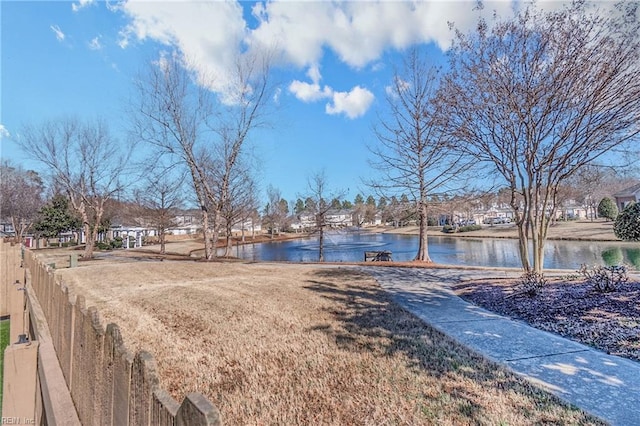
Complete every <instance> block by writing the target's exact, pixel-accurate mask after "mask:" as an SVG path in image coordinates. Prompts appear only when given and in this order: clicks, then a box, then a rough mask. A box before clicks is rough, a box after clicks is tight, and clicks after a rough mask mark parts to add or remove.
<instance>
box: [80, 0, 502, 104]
mask: <svg viewBox="0 0 640 426" xmlns="http://www.w3.org/2000/svg"><path fill="white" fill-rule="evenodd" d="M88 1H90V0H80V3H78V5H85V3H86V2H88ZM475 5H476V0H462V1H433V2H416V1H385V0H372V1H341V0H335V1H313V2H311V1H264V2H258V3H256V5H255V6H253V8H252V13H253V15H254V18H255V20H256V24H255V25H254V26H253V27H249V24H248V23H247V21H245V19H244V14H243V12H244V11H243V4H241V3H240V2H230V1H224V2H223V1H208V2H205V1H188V0H182V1H126V0H122V1H121V2H119V3H118V2H115V3H108V4H107V6H108V7H109V9H110V10H117V11H119V12H120V13H122V14H124V15H125V16H126V17H127V18H128V20H129V23H128V25H126V27H124V28H123V29H122V31H121V32H120V40H119V44H120V46H121V47H122V48H127V47H128V46H129V45H130V44H131V43H135V42H137V41H144V40H148V39H151V40H154V41H156V42H159V43H162V44H164V45H166V46H169V47H171V48H175V49H176V50H178V51H179V52H180V54H181V56H182V57H183V58H184V59H185V63H187V64H189V65H188V66H189V67H190V68H191V69H192V70H194V71H197V73H198V75H199V77H200V81H201V82H205V79H206V81H207V82H210V81H211V80H210V79H213V83H211V84H209V85H210V87H211V88H212V89H213V90H215V91H217V92H218V93H225V91H226V90H227V89H228V88H229V87H230V83H231V82H232V81H233V67H234V66H235V64H236V61H237V60H238V56H239V55H240V53H239V52H263V53H264V52H270V53H272V54H273V56H274V57H275V58H277V60H278V61H280V62H279V63H278V64H276V65H284V66H286V65H294V66H296V67H301V68H306V69H308V73H307V76H308V77H309V79H310V82H304V81H299V80H295V81H293V82H292V83H291V85H290V86H289V91H290V92H291V93H293V94H294V95H295V96H296V97H297V98H298V99H300V100H302V101H305V102H311V101H317V100H320V99H330V98H333V101H332V103H331V105H329V106H328V107H327V111H331V113H338V112H344V113H345V114H347V115H349V114H351V116H353V115H354V114H355V115H357V114H358V113H359V112H358V111H360V110H358V108H356V105H360V108H362V107H363V106H364V105H368V104H370V102H371V100H369V101H368V102H369V103H367V99H372V97H373V95H371V93H370V92H368V91H367V90H366V89H363V88H358V87H356V88H354V89H353V90H352V91H350V92H340V93H338V92H334V91H333V89H331V87H330V86H328V85H324V86H322V85H321V84H320V83H319V81H320V73H319V66H320V65H321V64H322V60H323V56H324V54H325V51H326V50H331V51H333V52H334V53H335V55H336V56H337V57H338V58H339V60H341V61H342V62H343V63H345V64H347V65H348V66H350V67H352V68H356V69H359V68H362V67H365V66H368V65H372V66H373V67H376V68H377V67H380V66H382V64H381V62H380V60H381V58H382V56H383V53H384V52H385V51H387V50H390V49H404V48H406V47H408V46H411V45H413V44H418V43H430V42H433V43H435V44H436V45H437V46H439V47H440V48H441V49H443V50H444V49H447V48H448V47H449V46H450V42H451V39H452V37H453V32H452V31H451V30H450V28H449V25H448V23H449V22H454V23H455V25H456V28H457V29H459V30H461V31H467V30H469V29H471V28H473V27H474V26H475V25H476V23H477V18H478V15H479V14H482V15H483V16H486V17H490V16H491V15H492V14H493V10H494V9H495V10H497V12H498V13H499V14H502V15H508V14H510V13H511V12H510V11H511V7H512V4H511V2H510V1H498V2H486V3H485V7H484V10H483V11H473V9H474V6H475ZM274 50H275V52H274ZM367 94H369V95H370V96H366V95H367ZM353 111H356V112H353Z"/></svg>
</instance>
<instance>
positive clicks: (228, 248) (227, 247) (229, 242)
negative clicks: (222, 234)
mask: <svg viewBox="0 0 640 426" xmlns="http://www.w3.org/2000/svg"><path fill="white" fill-rule="evenodd" d="M226 228H227V237H226V244H225V247H224V257H231V249H232V248H233V247H232V246H233V245H232V235H231V225H227V227H226Z"/></svg>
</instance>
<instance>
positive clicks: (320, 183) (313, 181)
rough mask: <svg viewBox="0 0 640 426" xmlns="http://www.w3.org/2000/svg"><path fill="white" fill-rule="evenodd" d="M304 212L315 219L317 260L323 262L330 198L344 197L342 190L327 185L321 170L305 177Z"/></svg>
mask: <svg viewBox="0 0 640 426" xmlns="http://www.w3.org/2000/svg"><path fill="white" fill-rule="evenodd" d="M307 186H308V191H309V192H308V193H307V195H306V200H307V202H306V212H307V213H308V214H312V215H313V217H314V219H315V230H314V231H315V232H316V233H317V234H318V261H320V262H324V237H325V229H326V228H327V226H328V225H329V223H328V221H327V213H329V211H330V210H331V200H333V199H341V198H343V197H344V194H345V192H344V191H332V190H330V189H329V188H328V187H327V176H326V173H325V172H324V170H323V171H320V172H316V173H314V174H313V175H311V176H310V177H309V178H308V179H307Z"/></svg>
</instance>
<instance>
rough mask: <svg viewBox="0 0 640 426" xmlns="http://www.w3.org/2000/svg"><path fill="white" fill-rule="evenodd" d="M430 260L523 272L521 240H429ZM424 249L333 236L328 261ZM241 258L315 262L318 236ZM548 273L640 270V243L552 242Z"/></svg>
mask: <svg viewBox="0 0 640 426" xmlns="http://www.w3.org/2000/svg"><path fill="white" fill-rule="evenodd" d="M428 246H429V256H430V257H431V259H432V260H433V261H434V262H436V263H439V264H448V265H468V266H488V267H519V266H520V259H519V256H518V241H517V240H515V239H503V238H470V237H465V238H460V237H448V236H429V239H428ZM417 249H418V237H417V236H415V235H398V234H375V233H359V232H329V233H327V234H325V238H324V260H325V261H327V262H360V261H363V257H364V253H365V252H370V251H388V252H391V257H392V259H393V260H394V261H400V262H402V261H410V260H412V259H413V258H414V257H415V255H416V252H417ZM236 250H237V253H235V254H236V255H237V256H238V257H240V258H242V259H247V260H255V261H287V262H315V261H317V260H318V254H319V243H318V238H317V237H312V238H308V239H300V240H288V241H280V242H268V243H259V244H247V245H241V246H238V247H237V249H236ZM544 257H545V260H544V267H545V269H570V270H578V269H579V268H580V266H581V265H583V264H586V265H590V266H592V265H619V264H625V265H628V266H629V267H630V268H631V269H635V270H640V243H626V242H608V241H563V240H549V241H547V243H546V245H545V255H544Z"/></svg>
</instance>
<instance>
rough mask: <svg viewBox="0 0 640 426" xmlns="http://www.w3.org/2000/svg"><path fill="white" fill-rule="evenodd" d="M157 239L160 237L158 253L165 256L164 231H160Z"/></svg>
mask: <svg viewBox="0 0 640 426" xmlns="http://www.w3.org/2000/svg"><path fill="white" fill-rule="evenodd" d="M159 234H160V235H159V237H160V253H162V254H165V253H166V250H165V243H166V238H165V232H164V229H161V230H160V232H159Z"/></svg>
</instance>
